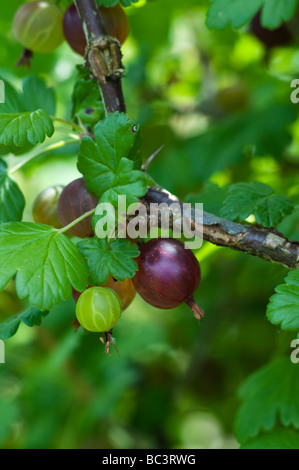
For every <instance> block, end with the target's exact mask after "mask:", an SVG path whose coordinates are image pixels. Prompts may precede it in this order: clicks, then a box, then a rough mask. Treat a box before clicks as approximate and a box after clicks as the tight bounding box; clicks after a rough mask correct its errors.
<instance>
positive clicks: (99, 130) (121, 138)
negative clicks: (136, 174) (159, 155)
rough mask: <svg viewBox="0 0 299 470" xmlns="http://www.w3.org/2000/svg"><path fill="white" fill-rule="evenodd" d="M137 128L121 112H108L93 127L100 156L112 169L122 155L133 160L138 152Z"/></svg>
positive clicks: (138, 133) (115, 166)
mask: <svg viewBox="0 0 299 470" xmlns="http://www.w3.org/2000/svg"><path fill="white" fill-rule="evenodd" d="M139 135H140V132H139V130H138V129H137V128H136V126H135V124H134V122H133V121H131V120H130V119H128V116H127V115H126V114H123V113H114V114H108V116H107V117H106V119H105V120H104V121H101V122H99V123H98V124H97V125H96V126H95V128H94V140H95V142H96V144H97V146H98V149H99V151H100V154H101V158H102V160H103V161H105V163H106V164H107V165H108V166H109V167H110V168H112V169H113V170H114V171H115V170H116V168H117V165H118V163H119V161H120V159H121V158H122V157H126V158H129V159H131V160H133V161H135V159H136V154H138V152H139V146H140V140H139V139H138V137H139Z"/></svg>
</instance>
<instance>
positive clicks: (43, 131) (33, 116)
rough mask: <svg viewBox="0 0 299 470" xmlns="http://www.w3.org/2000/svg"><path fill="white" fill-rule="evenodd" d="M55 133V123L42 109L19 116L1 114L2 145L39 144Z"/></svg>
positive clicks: (0, 141)
mask: <svg viewBox="0 0 299 470" xmlns="http://www.w3.org/2000/svg"><path fill="white" fill-rule="evenodd" d="M53 133H54V126H53V122H52V120H51V119H50V117H49V115H48V114H47V113H46V111H44V110H42V109H38V110H37V111H33V112H26V113H19V114H0V144H4V145H11V144H14V145H17V146H19V147H22V146H23V145H27V144H28V143H30V144H38V143H42V142H43V141H44V140H45V138H46V136H48V137H51V136H52V135H53Z"/></svg>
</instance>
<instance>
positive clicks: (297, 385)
mask: <svg viewBox="0 0 299 470" xmlns="http://www.w3.org/2000/svg"><path fill="white" fill-rule="evenodd" d="M239 395H240V398H241V400H242V401H243V404H242V405H241V407H240V409H239V412H238V415H237V419H236V426H235V429H236V436H237V439H238V440H239V441H240V442H241V443H244V442H247V441H248V440H250V439H252V438H254V437H255V436H257V435H258V434H259V433H260V432H262V431H270V430H271V429H273V428H274V426H275V425H276V424H277V422H280V423H281V424H282V425H283V426H286V427H288V426H293V427H294V428H297V429H299V374H298V366H297V364H293V363H292V362H291V361H290V358H288V357H282V358H279V359H276V360H275V361H273V362H271V363H270V364H267V365H266V366H265V367H263V368H262V369H260V370H258V371H257V372H256V373H254V374H253V375H252V376H250V377H249V378H248V379H247V380H246V381H245V383H244V384H243V385H242V386H241V388H240V392H239ZM253 410H254V412H253Z"/></svg>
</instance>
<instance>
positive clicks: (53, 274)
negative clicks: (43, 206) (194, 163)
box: [0, 222, 87, 310]
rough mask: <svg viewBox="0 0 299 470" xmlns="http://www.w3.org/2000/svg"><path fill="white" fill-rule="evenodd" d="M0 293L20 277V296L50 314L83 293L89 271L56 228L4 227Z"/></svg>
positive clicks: (0, 245) (18, 224)
mask: <svg viewBox="0 0 299 470" xmlns="http://www.w3.org/2000/svg"><path fill="white" fill-rule="evenodd" d="M0 265H1V271H0V289H3V288H4V287H5V286H6V285H7V283H8V282H9V280H10V279H11V278H12V277H13V276H15V275H16V290H17V294H18V296H19V297H20V298H21V299H23V298H27V299H28V301H29V303H30V305H31V306H33V307H37V308H39V309H40V310H49V309H50V308H51V307H52V306H53V305H56V304H58V303H59V302H60V301H61V300H66V299H68V298H69V297H70V296H71V292H72V291H71V286H73V287H74V288H75V289H76V290H78V291H82V290H84V289H85V288H86V285H87V267H86V263H85V261H84V258H83V257H82V255H81V254H80V252H79V250H78V248H77V247H76V245H74V243H73V242H72V241H71V240H69V239H68V238H67V237H66V236H65V235H63V234H62V233H59V232H58V231H57V230H55V229H53V227H50V226H47V225H41V224H33V223H30V222H14V223H13V222H10V223H6V224H2V225H1V226H0Z"/></svg>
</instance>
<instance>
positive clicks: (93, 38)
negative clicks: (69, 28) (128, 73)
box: [75, 0, 126, 114]
mask: <svg viewBox="0 0 299 470" xmlns="http://www.w3.org/2000/svg"><path fill="white" fill-rule="evenodd" d="M75 5H76V7H77V11H78V13H79V16H80V18H81V20H82V23H83V29H84V33H85V37H86V41H87V48H86V55H85V60H86V65H87V66H88V67H89V68H90V71H91V73H92V75H93V76H94V77H95V79H96V80H97V81H98V83H99V87H100V90H101V94H102V98H103V103H104V106H105V109H106V113H107V114H108V113H114V112H115V111H119V112H120V113H125V112H126V105H125V100H124V96H123V92H122V86H121V77H122V74H123V72H124V69H123V66H122V63H121V49H120V44H119V42H118V41H117V40H116V39H114V38H111V37H110V36H108V35H107V32H106V30H105V26H104V23H103V21H102V18H101V15H100V12H99V8H98V6H97V4H96V2H95V0H75Z"/></svg>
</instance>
